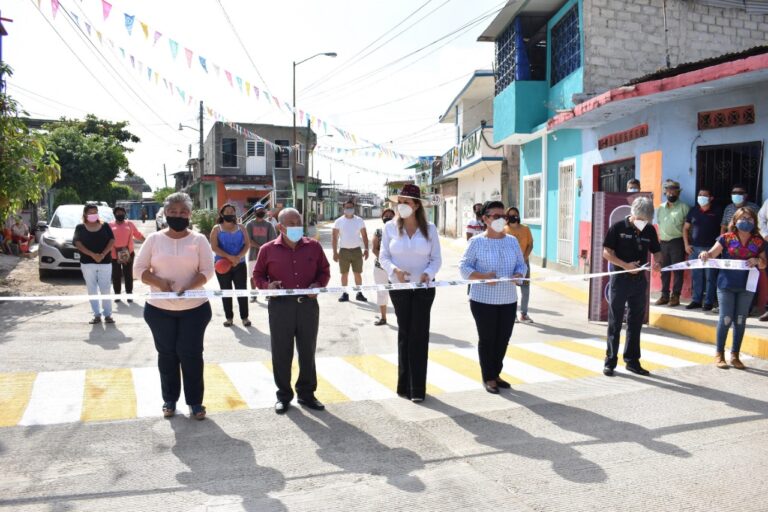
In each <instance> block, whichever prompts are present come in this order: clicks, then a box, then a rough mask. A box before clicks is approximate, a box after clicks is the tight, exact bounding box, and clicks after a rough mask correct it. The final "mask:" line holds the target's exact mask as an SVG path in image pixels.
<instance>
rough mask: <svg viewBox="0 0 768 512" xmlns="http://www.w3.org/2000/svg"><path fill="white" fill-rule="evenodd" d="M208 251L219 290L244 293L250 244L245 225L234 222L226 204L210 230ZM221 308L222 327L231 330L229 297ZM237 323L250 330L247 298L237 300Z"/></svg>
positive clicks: (231, 208)
mask: <svg viewBox="0 0 768 512" xmlns="http://www.w3.org/2000/svg"><path fill="white" fill-rule="evenodd" d="M210 242H211V249H212V250H213V253H214V254H215V255H216V257H215V258H214V267H215V268H216V279H217V280H218V281H219V286H220V287H221V289H222V290H231V289H233V288H234V289H235V290H247V289H248V266H247V265H246V263H245V255H246V254H248V251H249V248H250V241H249V238H248V233H246V231H245V226H243V225H242V224H240V223H239V222H237V211H236V210H235V207H234V206H232V205H231V204H229V203H227V204H225V205H224V206H222V207H221V209H220V210H219V218H218V224H216V225H215V226H214V227H213V230H211V236H210ZM221 302H222V304H223V305H224V316H225V320H224V327H232V321H233V320H234V319H235V312H234V310H233V309H232V298H231V297H222V298H221ZM237 305H238V309H239V310H240V320H241V321H242V322H243V325H244V326H246V327H249V326H250V325H251V321H250V320H249V319H248V297H238V298H237Z"/></svg>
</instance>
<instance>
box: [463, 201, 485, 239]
mask: <svg viewBox="0 0 768 512" xmlns="http://www.w3.org/2000/svg"><path fill="white" fill-rule="evenodd" d="M472 213H473V214H474V218H473V219H470V220H469V223H467V228H466V231H467V240H469V239H470V238H472V237H473V236H475V235H479V234H480V233H482V232H483V231H485V224H483V203H475V204H474V205H472Z"/></svg>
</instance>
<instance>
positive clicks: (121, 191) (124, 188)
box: [106, 183, 133, 207]
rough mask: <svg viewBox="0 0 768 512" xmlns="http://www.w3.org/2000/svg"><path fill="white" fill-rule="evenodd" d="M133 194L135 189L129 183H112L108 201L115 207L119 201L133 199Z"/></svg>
mask: <svg viewBox="0 0 768 512" xmlns="http://www.w3.org/2000/svg"><path fill="white" fill-rule="evenodd" d="M132 195H133V189H132V188H131V187H129V186H128V185H123V184H121V183H110V184H109V194H108V195H107V199H106V201H107V203H109V205H110V206H112V207H114V206H115V204H117V202H118V201H124V200H126V199H131V196H132Z"/></svg>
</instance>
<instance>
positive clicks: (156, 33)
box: [152, 30, 163, 45]
mask: <svg viewBox="0 0 768 512" xmlns="http://www.w3.org/2000/svg"><path fill="white" fill-rule="evenodd" d="M162 36H163V34H161V33H160V32H158V31H157V30H155V39H154V41H153V42H152V44H153V45H155V44H157V40H158V39H160V38H161V37H162Z"/></svg>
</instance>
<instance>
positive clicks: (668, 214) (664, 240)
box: [656, 180, 690, 306]
mask: <svg viewBox="0 0 768 512" xmlns="http://www.w3.org/2000/svg"><path fill="white" fill-rule="evenodd" d="M664 192H665V194H666V196H667V200H666V201H665V202H663V203H661V206H659V207H658V209H657V210H656V221H657V222H658V223H659V239H660V240H661V256H662V261H663V262H664V265H665V266H666V265H673V264H675V263H680V262H682V261H685V258H686V254H685V242H684V241H683V225H684V224H685V217H686V216H687V215H688V210H689V209H690V208H689V207H688V205H687V204H685V203H683V202H681V201H679V199H680V184H679V183H678V182H676V181H674V180H667V181H665V182H664ZM670 274H674V279H675V283H674V285H673V286H672V295H671V296H670V293H669V281H670V278H671V277H672V276H670ZM683 277H684V271H683V270H675V271H674V272H662V273H661V297H659V298H658V300H656V305H657V306H662V305H664V304H669V305H670V306H679V305H680V294H681V293H682V291H683Z"/></svg>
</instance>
